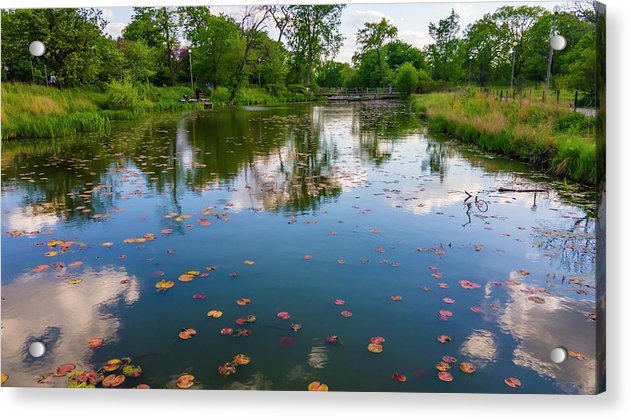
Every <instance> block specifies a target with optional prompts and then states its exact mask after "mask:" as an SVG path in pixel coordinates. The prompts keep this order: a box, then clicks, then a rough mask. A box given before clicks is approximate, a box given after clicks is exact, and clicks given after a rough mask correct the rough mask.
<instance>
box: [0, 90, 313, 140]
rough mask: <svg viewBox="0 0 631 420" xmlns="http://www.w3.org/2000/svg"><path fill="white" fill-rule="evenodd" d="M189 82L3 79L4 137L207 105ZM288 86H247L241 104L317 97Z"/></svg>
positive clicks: (96, 127)
mask: <svg viewBox="0 0 631 420" xmlns="http://www.w3.org/2000/svg"><path fill="white" fill-rule="evenodd" d="M184 95H187V96H189V97H191V96H193V92H192V90H191V88H190V87H188V86H175V87H156V86H152V85H137V84H133V83H131V82H129V81H114V82H111V83H109V84H108V85H107V87H106V89H105V90H104V91H99V90H96V89H88V88H76V89H64V90H59V89H54V88H46V87H43V86H33V85H29V84H21V83H3V84H2V119H1V122H2V139H11V138H48V137H64V136H67V135H69V134H73V133H77V132H86V131H107V130H109V127H110V121H112V120H130V119H136V118H139V117H140V116H141V115H143V114H144V113H146V112H161V111H182V110H193V109H203V107H204V105H203V104H202V103H198V102H181V101H180V100H181V99H182V98H183V97H184ZM205 96H208V97H209V100H210V102H211V103H212V104H213V106H227V105H229V104H228V98H229V96H230V95H229V92H228V89H226V88H225V87H218V88H217V89H213V90H212V91H209V92H207V93H206V94H205ZM314 99H315V98H314V96H313V95H310V94H308V93H304V92H293V91H290V90H288V89H278V88H277V89H265V88H259V87H243V88H241V89H240V90H239V91H238V93H237V95H236V101H235V102H236V105H253V104H278V103H282V102H297V101H308V100H314Z"/></svg>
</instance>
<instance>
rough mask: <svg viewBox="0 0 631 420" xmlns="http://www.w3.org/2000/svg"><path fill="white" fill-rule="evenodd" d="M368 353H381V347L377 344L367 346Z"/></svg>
mask: <svg viewBox="0 0 631 420" xmlns="http://www.w3.org/2000/svg"><path fill="white" fill-rule="evenodd" d="M368 351H369V352H371V353H381V352H382V351H383V346H382V345H381V344H377V343H370V344H368Z"/></svg>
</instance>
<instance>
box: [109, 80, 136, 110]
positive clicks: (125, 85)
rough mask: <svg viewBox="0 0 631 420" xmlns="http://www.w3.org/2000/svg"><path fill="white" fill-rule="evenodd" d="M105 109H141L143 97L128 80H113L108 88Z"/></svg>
mask: <svg viewBox="0 0 631 420" xmlns="http://www.w3.org/2000/svg"><path fill="white" fill-rule="evenodd" d="M107 89H108V100H107V107H108V108H110V109H125V110H129V111H136V110H139V109H140V108H142V106H143V103H144V97H143V96H142V95H141V92H140V90H139V89H138V88H136V87H135V86H134V84H133V83H132V82H131V81H130V80H129V79H127V80H123V81H117V80H113V81H112V82H110V83H109V85H108V87H107Z"/></svg>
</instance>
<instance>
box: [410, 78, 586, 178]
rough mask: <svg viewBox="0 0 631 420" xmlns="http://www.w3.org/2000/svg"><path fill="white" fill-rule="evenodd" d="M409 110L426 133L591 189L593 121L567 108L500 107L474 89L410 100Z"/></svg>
mask: <svg viewBox="0 0 631 420" xmlns="http://www.w3.org/2000/svg"><path fill="white" fill-rule="evenodd" d="M410 101H411V105H412V109H413V110H414V111H415V112H417V113H419V114H420V115H422V116H423V117H425V118H427V121H428V125H429V129H430V130H432V131H434V132H440V133H445V134H449V135H452V136H454V137H456V138H457V139H459V140H461V141H464V142H467V143H473V144H476V145H478V146H479V147H481V148H482V149H483V150H487V151H491V152H495V153H500V154H503V155H507V156H512V157H515V158H517V159H520V160H522V161H525V162H527V163H530V164H533V165H537V166H539V167H541V168H543V169H544V170H546V171H548V172H550V173H552V174H554V175H556V176H559V177H562V178H565V179H568V180H571V181H574V182H579V183H583V184H590V185H595V184H596V145H595V141H594V123H595V118H594V117H588V116H585V115H583V114H581V113H574V112H572V109H570V108H568V107H567V105H563V104H562V105H557V104H556V103H554V104H544V103H533V104H530V103H529V102H528V101H527V100H521V101H519V100H517V99H516V100H515V101H509V102H506V101H503V102H500V101H499V100H497V99H496V98H494V97H493V96H490V95H487V94H485V93H483V92H480V91H478V90H475V89H471V90H468V91H466V92H457V93H455V92H449V93H430V94H424V95H413V96H412V97H411V99H410Z"/></svg>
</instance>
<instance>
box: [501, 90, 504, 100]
mask: <svg viewBox="0 0 631 420" xmlns="http://www.w3.org/2000/svg"><path fill="white" fill-rule="evenodd" d="M503 94H504V89H501V90H500V102H502V95H503Z"/></svg>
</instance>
